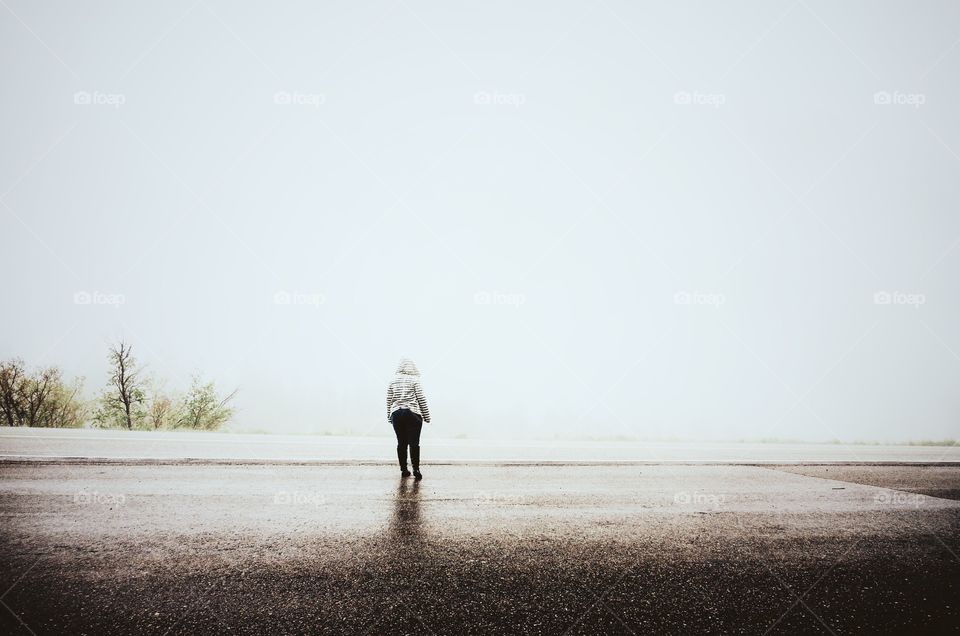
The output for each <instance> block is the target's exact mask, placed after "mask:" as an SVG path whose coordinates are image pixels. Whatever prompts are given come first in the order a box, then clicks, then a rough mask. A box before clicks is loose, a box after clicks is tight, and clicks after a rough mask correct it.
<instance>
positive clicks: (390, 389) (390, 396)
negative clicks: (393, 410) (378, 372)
mask: <svg viewBox="0 0 960 636" xmlns="http://www.w3.org/2000/svg"><path fill="white" fill-rule="evenodd" d="M392 405H393V382H391V383H390V384H388V385H387V421H388V422H389V421H390V407H391V406H392Z"/></svg>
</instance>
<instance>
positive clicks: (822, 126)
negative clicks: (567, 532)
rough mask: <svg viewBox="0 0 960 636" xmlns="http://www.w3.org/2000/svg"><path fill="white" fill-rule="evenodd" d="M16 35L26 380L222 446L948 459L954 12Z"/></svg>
mask: <svg viewBox="0 0 960 636" xmlns="http://www.w3.org/2000/svg"><path fill="white" fill-rule="evenodd" d="M0 4H2V6H0V55H2V60H3V64H0V85H2V86H3V87H4V88H3V90H2V93H0V95H2V97H0V130H2V139H3V143H2V144H0V267H2V268H3V270H4V272H6V275H5V276H4V279H3V293H2V294H0V308H2V316H3V318H2V320H3V323H2V324H3V328H2V329H0V357H2V358H4V359H6V358H10V357H14V356H17V357H21V358H23V359H24V360H25V361H26V363H27V364H28V365H30V366H45V365H51V364H55V365H59V366H60V367H61V368H62V369H63V370H64V372H65V374H66V375H68V376H83V377H85V378H86V387H87V392H88V394H89V395H91V396H92V395H93V394H95V393H96V391H98V390H99V389H100V388H101V387H102V386H103V385H104V384H105V382H106V377H107V371H108V369H107V361H106V354H107V347H108V345H109V343H111V342H115V341H117V340H118V339H120V338H123V339H126V340H127V341H128V342H130V343H131V344H132V345H133V348H134V354H135V356H136V358H137V359H138V361H139V362H140V363H141V364H142V365H143V366H144V368H145V370H146V373H148V374H150V375H151V376H153V377H154V378H156V379H157V381H158V382H161V381H162V382H164V383H165V386H166V387H167V389H168V390H171V391H177V390H183V389H184V388H185V387H186V386H187V385H188V384H189V379H190V377H191V375H192V374H195V373H200V374H201V375H202V376H203V377H205V378H208V379H212V380H214V381H215V382H216V383H217V386H218V387H220V388H221V389H222V390H224V391H227V390H230V389H233V388H235V387H237V388H239V393H238V395H237V398H236V402H235V406H236V408H237V412H236V415H235V417H234V420H233V422H232V423H231V425H230V426H231V427H232V428H234V429H236V430H259V431H270V432H278V433H281V432H282V433H293V432H317V433H319V432H350V433H360V434H389V433H390V431H389V428H388V425H387V423H386V413H385V405H384V396H385V389H386V385H387V383H388V381H389V379H390V377H391V375H392V373H393V371H394V369H395V367H396V363H397V360H398V359H399V358H400V357H401V356H404V355H405V356H409V357H411V358H413V359H414V360H415V361H416V362H417V364H418V366H419V367H420V369H421V372H422V374H423V385H424V388H425V391H426V394H427V397H428V399H429V401H430V406H431V411H432V412H433V416H434V417H433V419H434V421H433V423H432V424H431V426H432V427H433V428H432V429H431V430H430V434H432V435H437V436H476V437H496V438H504V439H510V438H530V437H533V438H536V437H547V438H548V437H554V436H561V437H564V436H567V437H578V436H579V437H619V436H626V437H639V438H644V439H717V440H720V439H742V438H747V439H761V438H785V439H786V438H789V439H804V440H812V441H826V440H834V439H840V440H845V441H851V440H907V439H934V438H936V439H941V438H946V437H956V436H957V431H958V429H960V426H958V424H960V391H958V390H957V388H958V381H960V330H958V328H957V326H958V325H960V299H958V287H957V279H958V274H960V247H958V244H960V213H958V211H960V178H958V176H960V119H958V118H957V116H956V113H957V112H960V85H958V82H957V77H960V5H958V4H957V3H954V2H949V1H942V2H936V1H927V0H924V1H922V2H919V3H906V2H872V1H871V2H866V1H860V2H843V3H837V2H825V1H813V0H800V1H791V0H786V1H776V0H774V1H762V2H761V1H754V2H731V3H715V2H661V3H649V2H625V1H624V2H621V1H616V0H593V1H584V2H529V3H515V2H483V3H480V2H468V3H449V2H439V1H432V2H427V1H423V0H382V1H376V2H366V1H362V2H361V1H357V2H289V3H279V4H278V3H252V2H228V1H226V0H186V1H178V0H170V1H168V2H163V3H148V4H143V3H129V2H119V1H116V0H113V1H106V2H85V3H76V2H66V1H64V0H55V1H53V2H45V3H36V2H28V1H26V0H3V2H2V3H0Z"/></svg>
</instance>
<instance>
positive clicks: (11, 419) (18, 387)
mask: <svg viewBox="0 0 960 636" xmlns="http://www.w3.org/2000/svg"><path fill="white" fill-rule="evenodd" d="M25 381H26V371H25V370H24V366H23V360H20V359H19V358H14V359H13V360H8V361H5V362H3V363H2V364H0V414H2V415H3V421H4V423H5V424H6V425H7V426H22V425H23V422H24V420H25V419H26V410H25V409H24V405H23V400H22V396H23V384H24V382H25Z"/></svg>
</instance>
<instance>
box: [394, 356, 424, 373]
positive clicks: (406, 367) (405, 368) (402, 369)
mask: <svg viewBox="0 0 960 636" xmlns="http://www.w3.org/2000/svg"><path fill="white" fill-rule="evenodd" d="M397 375H416V376H419V375H420V369H418V368H417V365H416V364H414V363H413V360H411V359H410V358H400V364H398V365H397Z"/></svg>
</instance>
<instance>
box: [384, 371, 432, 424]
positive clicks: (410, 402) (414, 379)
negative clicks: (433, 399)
mask: <svg viewBox="0 0 960 636" xmlns="http://www.w3.org/2000/svg"><path fill="white" fill-rule="evenodd" d="M397 409H410V410H411V411H413V412H414V413H416V414H417V415H419V416H420V417H422V418H423V421H424V422H427V423H429V422H430V408H429V407H428V406H427V398H426V396H424V394H423V388H422V387H421V386H420V370H419V369H417V365H415V364H414V363H413V360H410V359H409V358H401V359H400V364H399V365H397V373H396V375H394V376H393V380H391V381H390V386H388V387H387V420H389V419H390V416H391V415H393V412H394V411H396V410H397Z"/></svg>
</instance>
